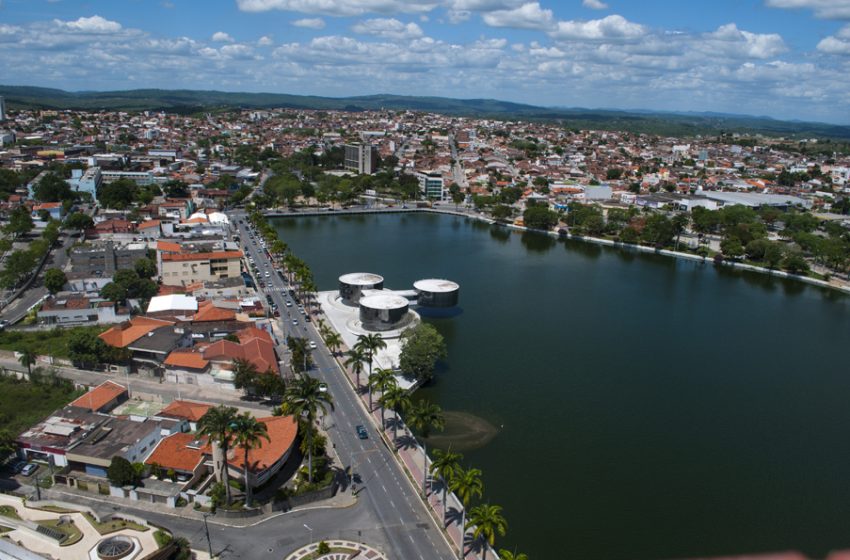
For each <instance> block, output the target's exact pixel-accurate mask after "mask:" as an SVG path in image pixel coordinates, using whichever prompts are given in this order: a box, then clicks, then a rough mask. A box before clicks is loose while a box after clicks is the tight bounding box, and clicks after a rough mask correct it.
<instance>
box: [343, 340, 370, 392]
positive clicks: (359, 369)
mask: <svg viewBox="0 0 850 560" xmlns="http://www.w3.org/2000/svg"><path fill="white" fill-rule="evenodd" d="M365 362H366V354H365V353H364V352H363V349H362V348H357V347H356V346H355V347H354V348H352V349H351V350H349V351H348V358H346V359H345V365H346V366H348V367H350V368H351V371H353V372H354V375H355V376H357V388H358V389H360V374H361V373H363V364H364V363H365Z"/></svg>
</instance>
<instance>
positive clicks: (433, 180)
mask: <svg viewBox="0 0 850 560" xmlns="http://www.w3.org/2000/svg"><path fill="white" fill-rule="evenodd" d="M416 178H417V179H419V192H421V193H422V194H423V195H424V196H425V198H427V199H428V200H436V201H441V202H442V201H446V200H448V189H447V188H446V184H445V181H444V180H443V175H442V173H438V172H436V171H423V172H419V173H417V174H416Z"/></svg>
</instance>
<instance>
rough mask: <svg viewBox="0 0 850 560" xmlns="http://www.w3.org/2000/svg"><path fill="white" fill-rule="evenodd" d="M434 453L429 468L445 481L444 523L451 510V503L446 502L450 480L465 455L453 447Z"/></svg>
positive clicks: (433, 473)
mask: <svg viewBox="0 0 850 560" xmlns="http://www.w3.org/2000/svg"><path fill="white" fill-rule="evenodd" d="M433 454H434V460H433V461H431V467H430V468H429V469H428V470H430V471H431V475H432V476H439V477H440V478H441V479H442V481H443V524H445V523H446V515H447V514H448V510H449V504H448V503H447V502H446V498H447V496H448V494H449V481H450V480H451V479H452V477H454V475H455V473H456V472H457V470H458V469H459V468H460V462H461V460H462V459H463V455H461V454H460V453H455V452H454V451H452V449H451V447H449V449H448V450H446V451H443V450H442V449H435V450H434V452H433Z"/></svg>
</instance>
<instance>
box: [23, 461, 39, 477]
mask: <svg viewBox="0 0 850 560" xmlns="http://www.w3.org/2000/svg"><path fill="white" fill-rule="evenodd" d="M37 470H38V465H36V464H35V463H27V464H26V465H25V466H24V468H23V469H21V474H22V475H24V476H32V475H33V473H35V471H37Z"/></svg>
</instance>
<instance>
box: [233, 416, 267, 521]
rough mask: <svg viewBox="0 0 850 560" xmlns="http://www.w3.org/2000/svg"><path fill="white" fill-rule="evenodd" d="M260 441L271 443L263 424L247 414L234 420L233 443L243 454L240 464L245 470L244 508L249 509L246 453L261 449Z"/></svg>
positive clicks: (248, 472)
mask: <svg viewBox="0 0 850 560" xmlns="http://www.w3.org/2000/svg"><path fill="white" fill-rule="evenodd" d="M261 439H265V440H266V441H268V442H269V443H271V438H270V437H269V431H268V428H267V427H266V425H265V424H263V423H262V422H259V421H258V420H257V419H256V418H254V417H253V416H251V415H250V414H248V413H247V412H246V413H244V414H243V415H242V416H239V417H237V418H236V426H235V427H234V428H233V443H235V444H236V445H238V446H239V447H241V448H242V450H243V452H244V454H245V455H244V461H243V463H242V468H243V469H245V507H251V480H250V472H251V469H250V467H249V465H248V452H249V451H250V450H252V449H255V448H258V447H262V446H263V442H262V441H261Z"/></svg>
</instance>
